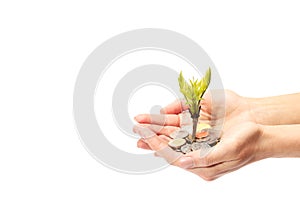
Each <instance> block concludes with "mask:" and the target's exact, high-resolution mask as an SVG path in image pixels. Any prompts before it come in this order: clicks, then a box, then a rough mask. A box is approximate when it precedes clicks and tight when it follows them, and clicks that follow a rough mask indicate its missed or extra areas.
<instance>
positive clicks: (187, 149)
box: [180, 144, 192, 154]
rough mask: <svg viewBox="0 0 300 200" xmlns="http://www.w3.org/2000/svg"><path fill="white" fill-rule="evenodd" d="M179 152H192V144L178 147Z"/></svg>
mask: <svg viewBox="0 0 300 200" xmlns="http://www.w3.org/2000/svg"><path fill="white" fill-rule="evenodd" d="M180 150H181V152H182V153H184V154H186V153H190V152H192V145H190V144H185V145H183V146H182V147H181V148H180Z"/></svg>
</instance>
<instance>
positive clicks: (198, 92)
mask: <svg viewBox="0 0 300 200" xmlns="http://www.w3.org/2000/svg"><path fill="white" fill-rule="evenodd" d="M210 77H211V70H210V68H208V70H207V71H206V73H205V76H204V77H203V78H202V79H201V80H198V79H194V77H193V78H192V79H190V80H189V82H188V81H186V80H185V79H184V78H183V75H182V72H180V75H179V77H178V83H179V87H180V92H181V93H182V94H183V96H184V98H185V100H186V104H187V105H188V107H189V111H190V114H191V117H192V119H193V134H192V136H191V138H190V139H191V142H193V141H194V140H195V135H196V130H197V124H198V118H199V113H200V109H201V107H200V102H201V100H202V99H203V98H202V97H203V95H204V93H205V91H206V90H207V88H208V86H209V83H210Z"/></svg>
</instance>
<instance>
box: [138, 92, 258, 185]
mask: <svg viewBox="0 0 300 200" xmlns="http://www.w3.org/2000/svg"><path fill="white" fill-rule="evenodd" d="M222 92H224V91H212V92H210V93H206V95H205V96H204V99H203V100H202V101H201V112H200V121H202V122H204V123H209V124H211V125H212V126H218V127H221V128H222V135H221V140H220V142H219V143H218V144H217V145H216V146H214V147H213V148H212V149H211V151H210V152H209V153H208V154H207V155H206V156H204V157H203V156H200V155H201V152H200V151H201V150H198V151H194V152H191V153H188V154H185V155H183V154H180V153H178V152H175V151H173V150H172V149H171V148H170V147H168V144H167V143H168V141H169V140H170V137H169V136H170V134H171V133H172V132H174V131H176V130H178V129H180V125H181V119H182V118H181V117H180V115H181V113H182V111H184V110H187V109H188V107H187V106H186V105H185V103H184V101H179V100H178V101H175V102H173V103H171V104H170V105H168V106H166V107H165V108H163V109H162V110H161V114H158V115H150V114H141V115H138V116H136V117H135V120H136V121H137V122H138V123H139V124H138V125H136V126H135V127H134V129H133V130H134V132H136V133H138V134H140V135H141V136H142V139H140V140H139V141H138V142H137V146H138V147H140V148H143V149H149V150H154V151H156V154H158V155H159V156H161V157H163V158H165V159H166V160H167V161H168V162H169V163H171V164H172V165H175V166H178V167H181V168H184V169H186V170H188V171H190V172H192V173H195V174H197V175H198V176H200V177H202V178H203V179H205V180H214V179H216V178H218V177H220V176H222V175H224V174H226V173H229V172H232V171H234V170H237V169H239V168H240V167H242V166H244V165H247V164H249V163H251V162H254V161H257V160H260V159H262V158H263V157H264V155H263V151H262V148H263V144H262V136H263V134H262V131H261V127H260V125H258V124H257V123H256V122H255V120H254V117H253V115H252V113H251V109H250V106H249V103H248V101H247V99H245V98H243V97H240V96H238V95H237V94H235V93H234V92H232V91H225V95H222Z"/></svg>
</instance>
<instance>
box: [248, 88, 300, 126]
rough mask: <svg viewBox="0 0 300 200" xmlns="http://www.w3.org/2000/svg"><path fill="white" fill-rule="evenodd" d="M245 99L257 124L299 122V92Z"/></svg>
mask: <svg viewBox="0 0 300 200" xmlns="http://www.w3.org/2000/svg"><path fill="white" fill-rule="evenodd" d="M246 99H247V101H248V102H249V105H250V110H251V114H252V115H253V118H254V119H255V121H256V123H258V124H264V125H281V124H300V93H297V94H289V95H282V96H276V97H267V98H246Z"/></svg>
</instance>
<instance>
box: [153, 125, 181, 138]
mask: <svg viewBox="0 0 300 200" xmlns="http://www.w3.org/2000/svg"><path fill="white" fill-rule="evenodd" d="M148 128H149V129H150V130H152V131H154V132H155V133H156V134H160V135H166V136H170V135H171V134H172V133H174V132H175V131H179V130H180V128H179V127H177V126H160V125H155V124H151V125H149V126H148Z"/></svg>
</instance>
